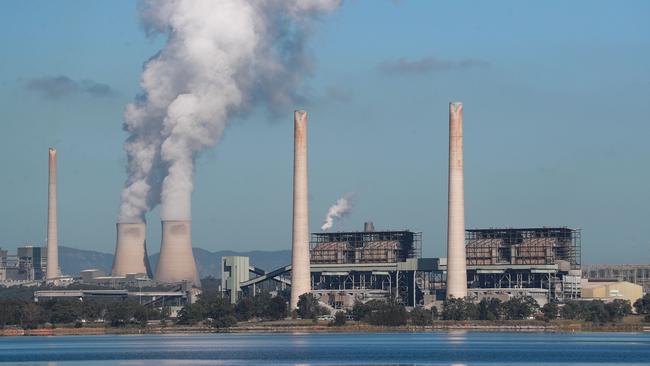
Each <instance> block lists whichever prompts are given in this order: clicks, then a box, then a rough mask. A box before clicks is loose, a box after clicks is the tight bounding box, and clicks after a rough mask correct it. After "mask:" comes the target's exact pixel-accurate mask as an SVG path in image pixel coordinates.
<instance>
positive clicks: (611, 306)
mask: <svg viewBox="0 0 650 366" xmlns="http://www.w3.org/2000/svg"><path fill="white" fill-rule="evenodd" d="M605 310H606V311H607V315H608V318H609V321H611V322H618V321H621V320H623V318H624V317H625V316H626V315H629V314H631V313H632V306H631V305H630V301H629V300H622V299H616V300H614V301H612V302H609V303H607V304H605Z"/></svg>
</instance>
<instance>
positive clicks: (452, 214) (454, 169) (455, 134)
mask: <svg viewBox="0 0 650 366" xmlns="http://www.w3.org/2000/svg"><path fill="white" fill-rule="evenodd" d="M463 185H464V183H463V104H462V103H460V102H453V103H449V202H448V203H449V206H448V210H449V216H448V223H447V225H448V226H447V297H448V298H449V297H455V298H464V297H466V296H467V264H466V262H465V261H466V259H465V193H464V186H463Z"/></svg>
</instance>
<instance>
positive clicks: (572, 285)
mask: <svg viewBox="0 0 650 366" xmlns="http://www.w3.org/2000/svg"><path fill="white" fill-rule="evenodd" d="M465 241H466V253H467V274H468V285H469V287H470V289H471V290H470V294H473V295H474V296H478V297H480V296H486V295H490V294H509V295H516V294H523V295H530V296H533V297H535V298H537V299H538V302H540V301H543V300H544V298H545V299H546V300H549V299H566V298H578V297H580V278H581V273H580V257H581V254H580V247H581V236H580V230H579V229H571V228H567V227H540V228H504V229H498V228H491V229H470V230H466V237H465ZM533 290H534V291H533Z"/></svg>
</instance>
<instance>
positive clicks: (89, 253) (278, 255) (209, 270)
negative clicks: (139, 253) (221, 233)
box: [59, 246, 291, 278]
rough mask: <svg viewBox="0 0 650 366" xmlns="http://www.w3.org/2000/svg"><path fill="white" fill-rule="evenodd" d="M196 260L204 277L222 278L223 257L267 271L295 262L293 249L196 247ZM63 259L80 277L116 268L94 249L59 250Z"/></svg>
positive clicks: (155, 259)
mask: <svg viewBox="0 0 650 366" xmlns="http://www.w3.org/2000/svg"><path fill="white" fill-rule="evenodd" d="M193 252H194V259H195V260H196V266H197V269H198V271H199V276H200V277H201V278H205V277H209V276H212V277H219V272H220V271H221V264H220V260H221V257H222V256H228V255H242V256H247V257H250V259H251V264H252V265H254V266H256V267H258V268H262V269H264V270H267V271H268V270H272V269H275V268H278V267H280V266H283V265H287V264H289V263H290V262H291V251H290V250H277V251H261V250H255V251H250V252H234V251H231V250H223V251H217V252H211V251H209V250H205V249H202V248H193ZM158 255H159V253H155V254H152V255H150V256H149V261H150V263H151V268H152V270H153V271H155V269H156V264H157V263H158ZM59 260H60V263H61V270H62V271H63V273H65V274H67V275H71V276H78V275H79V273H80V272H81V271H82V270H84V269H89V268H97V269H99V270H101V271H103V272H105V273H110V271H111V266H112V265H113V255H112V254H109V253H103V252H97V251H93V250H84V249H76V248H71V247H65V246H60V247H59Z"/></svg>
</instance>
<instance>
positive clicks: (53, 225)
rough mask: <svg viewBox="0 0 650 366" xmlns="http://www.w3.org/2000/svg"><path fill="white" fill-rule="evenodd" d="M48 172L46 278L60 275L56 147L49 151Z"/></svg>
mask: <svg viewBox="0 0 650 366" xmlns="http://www.w3.org/2000/svg"><path fill="white" fill-rule="evenodd" d="M48 168H49V173H48V186H47V272H46V278H47V279H48V280H49V279H53V278H57V277H59V276H60V275H61V271H60V269H59V243H58V232H57V230H58V228H57V226H58V221H57V217H56V149H54V148H50V151H49V166H48Z"/></svg>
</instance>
